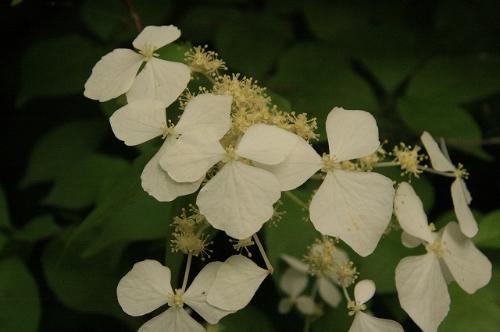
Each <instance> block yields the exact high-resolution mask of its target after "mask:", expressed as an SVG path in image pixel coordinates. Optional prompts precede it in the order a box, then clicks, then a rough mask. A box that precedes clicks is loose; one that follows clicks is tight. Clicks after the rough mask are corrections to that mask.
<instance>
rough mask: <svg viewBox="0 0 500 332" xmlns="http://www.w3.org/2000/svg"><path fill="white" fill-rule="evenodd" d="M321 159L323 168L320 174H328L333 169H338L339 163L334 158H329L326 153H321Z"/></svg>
mask: <svg viewBox="0 0 500 332" xmlns="http://www.w3.org/2000/svg"><path fill="white" fill-rule="evenodd" d="M321 159H322V160H323V167H322V168H321V171H322V172H324V173H328V172H330V171H333V170H334V169H335V168H339V163H337V162H336V161H335V157H334V156H331V155H329V154H328V153H323V157H322V158H321Z"/></svg>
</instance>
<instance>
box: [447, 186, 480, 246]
mask: <svg viewBox="0 0 500 332" xmlns="http://www.w3.org/2000/svg"><path fill="white" fill-rule="evenodd" d="M451 199H452V201H453V209H454V210H455V215H456V216H457V220H458V224H459V225H460V230H461V231H462V233H464V235H466V236H468V237H474V236H475V235H476V234H477V232H478V230H479V229H478V227H477V222H476V219H475V218H474V215H473V214H472V211H471V210H470V208H469V203H470V193H469V191H468V190H467V187H466V186H465V182H464V181H463V180H462V179H460V178H456V179H455V181H453V183H452V184H451Z"/></svg>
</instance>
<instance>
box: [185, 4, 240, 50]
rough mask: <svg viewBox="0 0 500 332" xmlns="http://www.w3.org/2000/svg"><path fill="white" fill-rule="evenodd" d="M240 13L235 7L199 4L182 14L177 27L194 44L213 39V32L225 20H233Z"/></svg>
mask: <svg viewBox="0 0 500 332" xmlns="http://www.w3.org/2000/svg"><path fill="white" fill-rule="evenodd" d="M239 15H240V11H239V10H238V9H236V8H230V7H227V6H214V5H213V4H210V5H205V4H201V3H200V4H199V5H197V6H193V7H191V8H190V10H188V11H186V13H185V14H184V15H183V16H182V18H181V19H180V22H179V28H180V29H181V30H182V35H183V37H184V38H185V39H186V40H191V41H192V42H193V43H195V44H199V43H206V42H208V41H211V42H212V41H213V37H214V34H215V32H216V31H217V30H218V29H219V28H220V27H221V26H222V25H223V24H224V22H225V21H227V20H233V19H234V18H235V17H238V16H239Z"/></svg>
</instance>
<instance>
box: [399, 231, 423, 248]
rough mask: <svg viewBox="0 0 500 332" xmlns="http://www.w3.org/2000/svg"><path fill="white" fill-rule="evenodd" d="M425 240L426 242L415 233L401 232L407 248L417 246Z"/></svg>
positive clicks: (402, 240)
mask: <svg viewBox="0 0 500 332" xmlns="http://www.w3.org/2000/svg"><path fill="white" fill-rule="evenodd" d="M423 242H424V240H422V239H420V238H418V237H415V236H413V235H410V234H408V233H406V232H405V231H402V232H401V243H403V245H404V246H405V247H406V248H415V247H418V246H419V245H421V244H422V243H423Z"/></svg>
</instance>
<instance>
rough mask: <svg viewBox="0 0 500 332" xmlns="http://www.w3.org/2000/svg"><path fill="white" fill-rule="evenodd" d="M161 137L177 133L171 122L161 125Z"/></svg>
mask: <svg viewBox="0 0 500 332" xmlns="http://www.w3.org/2000/svg"><path fill="white" fill-rule="evenodd" d="M161 131H162V134H161V138H163V139H165V138H167V136H168V135H173V136H176V135H177V133H176V132H175V126H174V125H173V124H172V123H169V124H165V125H163V126H162V127H161Z"/></svg>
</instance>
